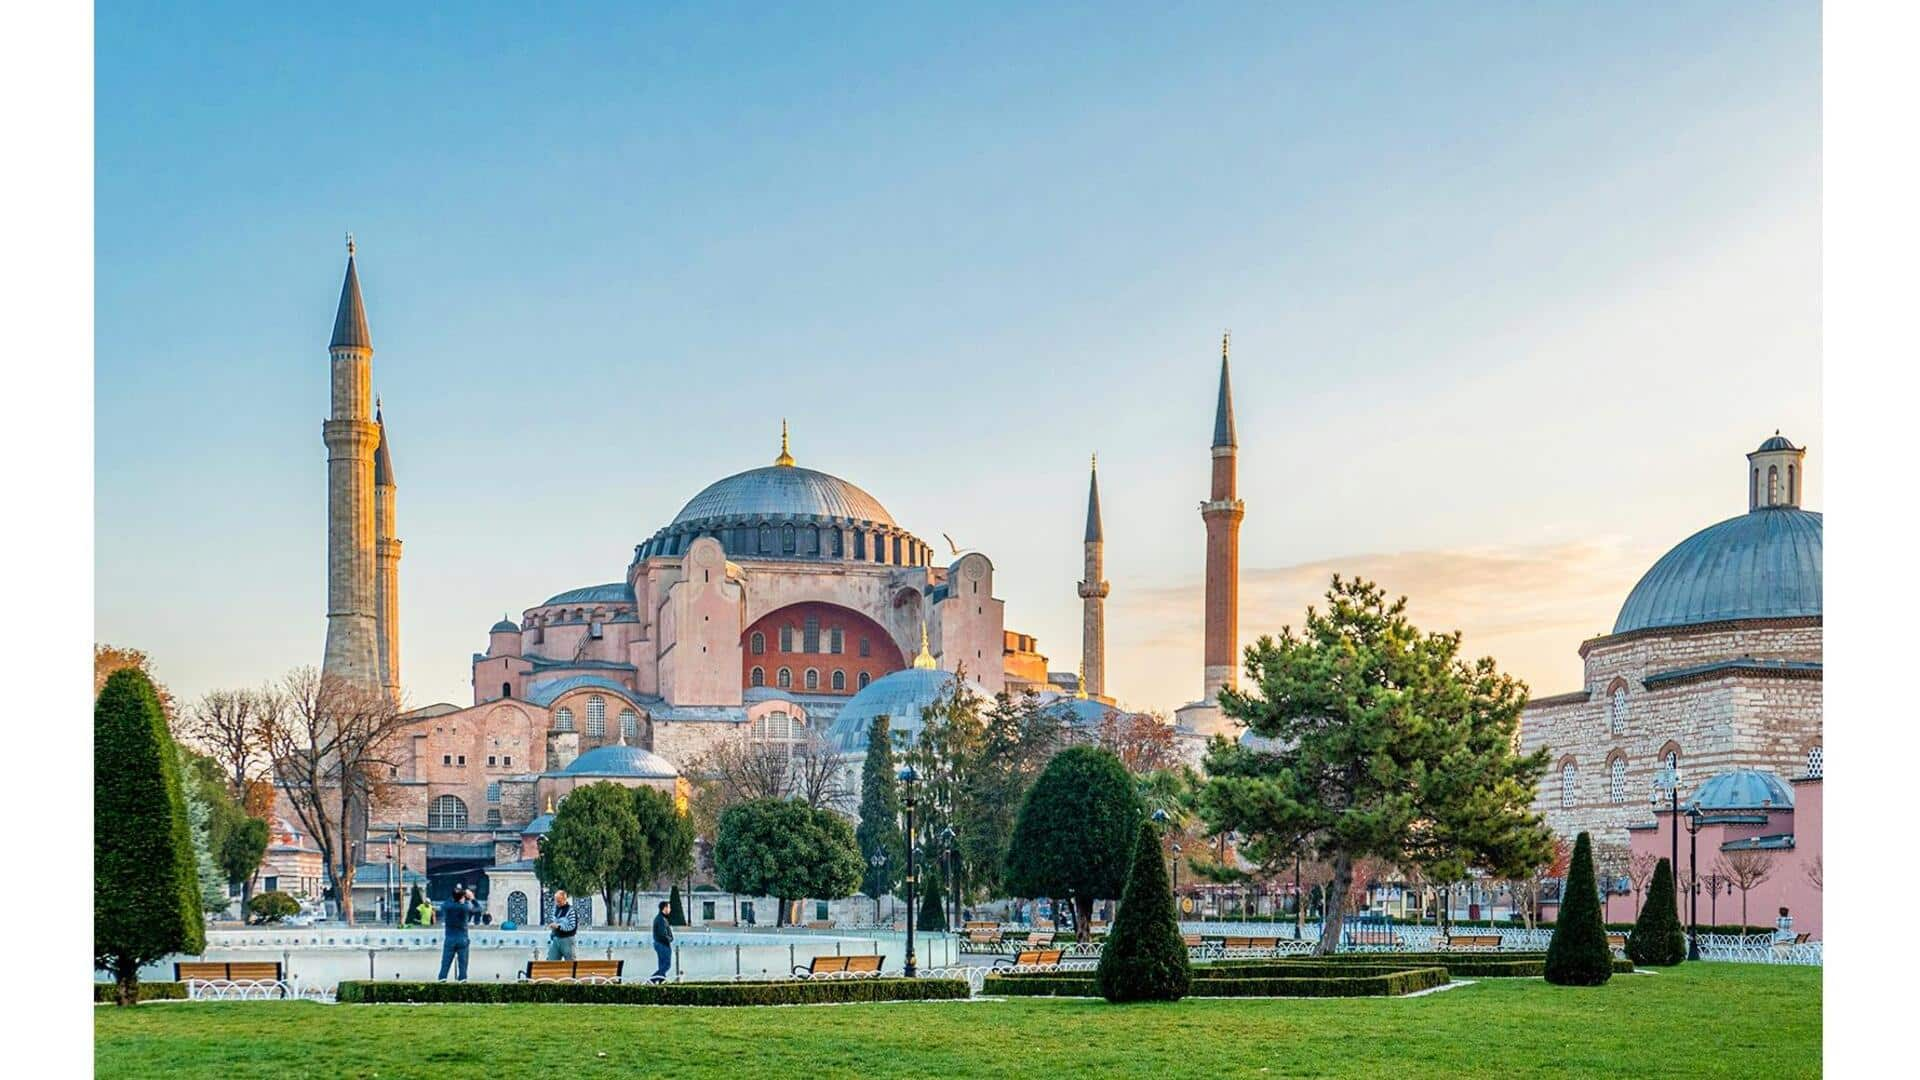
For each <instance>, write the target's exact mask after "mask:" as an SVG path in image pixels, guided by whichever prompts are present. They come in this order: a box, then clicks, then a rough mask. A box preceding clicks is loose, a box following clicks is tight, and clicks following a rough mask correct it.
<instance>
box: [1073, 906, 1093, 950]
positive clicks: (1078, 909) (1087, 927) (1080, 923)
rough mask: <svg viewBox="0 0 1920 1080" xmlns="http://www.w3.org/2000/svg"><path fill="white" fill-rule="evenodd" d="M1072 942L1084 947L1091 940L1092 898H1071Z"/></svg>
mask: <svg viewBox="0 0 1920 1080" xmlns="http://www.w3.org/2000/svg"><path fill="white" fill-rule="evenodd" d="M1073 940H1075V941H1077V942H1079V943H1080V944H1082V945H1085V944H1086V943H1087V942H1089V941H1092V940H1093V897H1091V896H1079V895H1076V896H1074V898H1073Z"/></svg>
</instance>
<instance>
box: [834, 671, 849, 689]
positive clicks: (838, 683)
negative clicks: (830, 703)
mask: <svg viewBox="0 0 1920 1080" xmlns="http://www.w3.org/2000/svg"><path fill="white" fill-rule="evenodd" d="M833 688H834V689H835V690H845V689H846V688H847V673H846V672H844V671H835V672H834V673H833Z"/></svg>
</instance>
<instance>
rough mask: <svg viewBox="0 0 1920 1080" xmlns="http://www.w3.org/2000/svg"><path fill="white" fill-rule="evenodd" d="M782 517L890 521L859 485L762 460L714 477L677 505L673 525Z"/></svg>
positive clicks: (880, 523)
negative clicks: (761, 463) (752, 466)
mask: <svg viewBox="0 0 1920 1080" xmlns="http://www.w3.org/2000/svg"><path fill="white" fill-rule="evenodd" d="M782 516H791V517H795V518H839V519H842V520H848V521H871V522H873V523H875V524H877V525H892V524H894V521H893V515H891V514H889V513H887V508H886V507H884V506H881V505H880V500H879V499H876V498H874V497H873V496H872V495H869V494H867V493H866V492H865V491H862V490H861V489H860V488H859V487H858V486H856V485H854V484H852V483H850V482H848V481H846V480H842V479H841V478H839V477H837V476H834V475H833V474H831V473H823V472H819V471H817V470H814V469H803V468H801V467H799V466H798V465H766V466H763V467H761V468H758V469H748V470H747V471H746V472H743V473H734V474H733V475H732V476H729V477H727V478H726V479H724V480H716V481H715V482H713V483H711V484H709V485H707V487H706V489H705V490H703V491H701V492H700V494H698V495H695V496H694V497H693V498H692V499H691V500H689V501H688V503H687V505H686V506H684V507H682V508H681V510H680V513H679V514H678V515H677V516H676V517H675V518H674V519H673V524H674V525H686V524H689V523H692V522H697V521H710V520H713V519H715V518H734V517H751V518H758V517H782Z"/></svg>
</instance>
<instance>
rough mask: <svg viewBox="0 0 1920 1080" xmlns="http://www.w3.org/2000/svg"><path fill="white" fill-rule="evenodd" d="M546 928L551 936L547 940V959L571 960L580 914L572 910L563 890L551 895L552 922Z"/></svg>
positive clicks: (578, 928)
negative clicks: (551, 932)
mask: <svg viewBox="0 0 1920 1080" xmlns="http://www.w3.org/2000/svg"><path fill="white" fill-rule="evenodd" d="M548 926H549V927H550V928H551V929H552V931H553V936H552V937H550V938H548V939H547V959H549V960H571V959H573V935H575V934H577V933H579V932H580V914H579V912H576V911H575V910H573V900H572V898H571V897H569V896H568V895H567V890H565V889H558V890H555V892H554V894H553V922H551V923H549V924H548Z"/></svg>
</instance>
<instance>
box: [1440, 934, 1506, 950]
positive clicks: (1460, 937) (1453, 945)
mask: <svg viewBox="0 0 1920 1080" xmlns="http://www.w3.org/2000/svg"><path fill="white" fill-rule="evenodd" d="M1499 947H1500V935H1499V934H1448V935H1447V948H1449V949H1498V948H1499Z"/></svg>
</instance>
